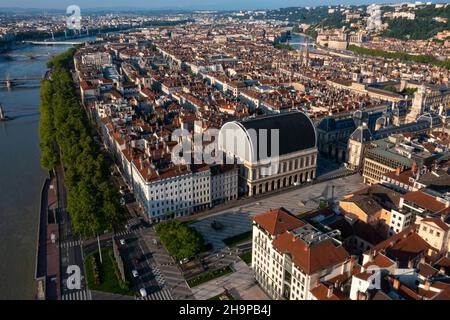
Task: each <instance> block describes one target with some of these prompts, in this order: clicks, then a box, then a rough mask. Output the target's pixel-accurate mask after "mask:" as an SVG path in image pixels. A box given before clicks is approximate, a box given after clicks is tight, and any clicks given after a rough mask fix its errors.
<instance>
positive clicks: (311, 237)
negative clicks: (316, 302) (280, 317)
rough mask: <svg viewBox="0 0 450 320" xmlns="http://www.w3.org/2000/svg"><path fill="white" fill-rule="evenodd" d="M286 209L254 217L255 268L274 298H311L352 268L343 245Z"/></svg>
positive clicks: (262, 284)
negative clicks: (312, 292) (317, 291)
mask: <svg viewBox="0 0 450 320" xmlns="http://www.w3.org/2000/svg"><path fill="white" fill-rule="evenodd" d="M332 235H333V234H323V233H322V232H320V231H318V230H317V229H315V228H314V227H313V226H311V225H310V224H307V223H305V222H303V221H301V220H299V219H298V218H296V217H295V216H293V215H291V214H290V213H289V212H288V211H287V210H285V209H284V208H279V209H274V210H270V211H268V212H266V213H263V214H261V215H258V216H256V217H254V218H253V245H252V268H253V270H254V271H255V278H256V280H257V281H258V283H259V284H260V285H261V287H262V288H263V289H264V290H265V291H266V293H267V294H268V295H269V296H270V297H271V298H273V299H288V300H310V299H312V298H313V294H311V289H314V288H316V287H318V286H319V285H321V282H322V281H327V280H328V279H331V278H334V277H336V276H339V275H342V274H346V273H348V272H350V271H351V269H352V267H353V266H352V263H353V260H352V259H351V258H350V256H349V254H348V253H347V251H346V250H345V249H344V248H343V247H342V245H341V244H340V243H338V242H336V240H334V239H333V237H332Z"/></svg>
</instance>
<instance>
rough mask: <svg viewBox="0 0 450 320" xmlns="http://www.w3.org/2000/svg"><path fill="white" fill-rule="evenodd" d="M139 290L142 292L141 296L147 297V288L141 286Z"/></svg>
mask: <svg viewBox="0 0 450 320" xmlns="http://www.w3.org/2000/svg"><path fill="white" fill-rule="evenodd" d="M139 292H140V293H141V297H146V296H147V290H145V288H141V289H140V290H139Z"/></svg>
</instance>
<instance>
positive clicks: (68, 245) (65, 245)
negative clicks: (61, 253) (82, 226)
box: [59, 240, 81, 249]
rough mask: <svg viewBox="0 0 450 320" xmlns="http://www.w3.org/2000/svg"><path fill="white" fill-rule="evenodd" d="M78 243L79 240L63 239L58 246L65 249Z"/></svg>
mask: <svg viewBox="0 0 450 320" xmlns="http://www.w3.org/2000/svg"><path fill="white" fill-rule="evenodd" d="M79 245H81V240H73V241H64V242H63V243H60V245H59V246H60V247H61V248H62V249H65V248H72V247H76V246H79Z"/></svg>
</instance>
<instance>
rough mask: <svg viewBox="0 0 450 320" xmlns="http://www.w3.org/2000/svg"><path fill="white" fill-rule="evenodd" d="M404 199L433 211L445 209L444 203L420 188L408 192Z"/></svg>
mask: <svg viewBox="0 0 450 320" xmlns="http://www.w3.org/2000/svg"><path fill="white" fill-rule="evenodd" d="M403 199H404V200H406V201H408V202H411V203H414V204H416V205H418V206H420V207H421V208H424V209H426V210H430V211H432V212H439V211H442V210H444V209H445V204H444V203H442V202H439V201H437V200H436V199H435V198H434V197H433V196H431V195H429V194H426V193H425V192H423V191H420V190H418V191H412V192H408V193H407V194H405V195H404V197H403Z"/></svg>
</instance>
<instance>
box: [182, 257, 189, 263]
mask: <svg viewBox="0 0 450 320" xmlns="http://www.w3.org/2000/svg"><path fill="white" fill-rule="evenodd" d="M189 261H190V259H189V258H184V259H182V260H180V264H185V263H188V262H189Z"/></svg>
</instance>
